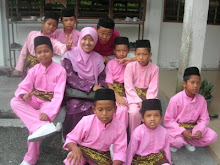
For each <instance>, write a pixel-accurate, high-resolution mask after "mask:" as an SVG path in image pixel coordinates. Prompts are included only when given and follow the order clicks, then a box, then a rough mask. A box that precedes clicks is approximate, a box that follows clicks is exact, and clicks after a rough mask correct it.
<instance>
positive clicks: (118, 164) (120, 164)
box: [113, 160, 123, 165]
mask: <svg viewBox="0 0 220 165" xmlns="http://www.w3.org/2000/svg"><path fill="white" fill-rule="evenodd" d="M122 164H123V162H122V161H120V160H114V161H113V165H122Z"/></svg>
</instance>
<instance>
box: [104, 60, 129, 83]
mask: <svg viewBox="0 0 220 165" xmlns="http://www.w3.org/2000/svg"><path fill="white" fill-rule="evenodd" d="M124 72H125V65H121V64H119V62H118V61H117V58H114V59H112V60H110V61H109V62H108V63H107V65H106V79H105V81H106V83H109V84H113V83H114V81H117V82H119V83H124Z"/></svg>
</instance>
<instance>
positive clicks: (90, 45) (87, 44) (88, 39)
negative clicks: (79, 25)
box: [80, 34, 95, 53]
mask: <svg viewBox="0 0 220 165" xmlns="http://www.w3.org/2000/svg"><path fill="white" fill-rule="evenodd" d="M80 46H81V48H82V50H83V51H84V52H86V53H90V52H91V51H92V50H93V49H94V47H95V41H94V39H93V38H92V36H91V35H89V34H87V35H86V36H84V37H83V38H82V40H81V41H80Z"/></svg>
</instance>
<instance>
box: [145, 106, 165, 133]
mask: <svg viewBox="0 0 220 165" xmlns="http://www.w3.org/2000/svg"><path fill="white" fill-rule="evenodd" d="M161 119H162V117H161V114H160V111H159V110H147V111H145V113H144V116H143V117H142V122H143V123H144V124H145V125H146V127H147V128H149V129H155V128H157V127H158V125H159V124H160V123H161Z"/></svg>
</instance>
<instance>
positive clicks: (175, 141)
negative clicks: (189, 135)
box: [170, 128, 218, 148]
mask: <svg viewBox="0 0 220 165" xmlns="http://www.w3.org/2000/svg"><path fill="white" fill-rule="evenodd" d="M217 136H218V135H217V134H216V132H215V131H213V130H212V129H210V128H206V130H205V131H204V133H203V135H202V137H201V138H200V139H191V140H188V139H185V138H184V137H183V135H182V134H181V135H179V136H176V137H175V138H174V137H172V136H170V146H171V147H174V148H180V147H182V146H185V145H186V144H190V145H193V146H199V147H204V146H208V145H209V144H211V143H214V142H215V141H216V140H217Z"/></svg>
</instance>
